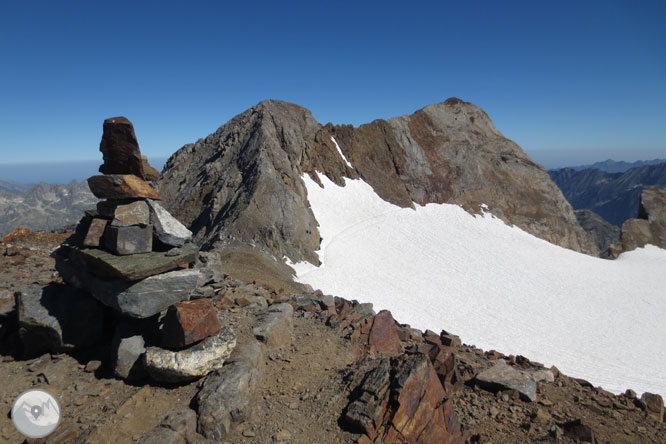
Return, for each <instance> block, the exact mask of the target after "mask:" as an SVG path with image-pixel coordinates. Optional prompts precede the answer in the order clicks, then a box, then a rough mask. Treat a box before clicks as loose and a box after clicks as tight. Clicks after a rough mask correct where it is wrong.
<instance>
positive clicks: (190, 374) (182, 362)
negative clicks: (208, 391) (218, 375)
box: [144, 326, 236, 382]
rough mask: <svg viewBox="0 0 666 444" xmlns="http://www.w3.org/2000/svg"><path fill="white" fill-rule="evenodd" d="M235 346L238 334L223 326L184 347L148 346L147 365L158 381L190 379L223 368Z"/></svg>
mask: <svg viewBox="0 0 666 444" xmlns="http://www.w3.org/2000/svg"><path fill="white" fill-rule="evenodd" d="M235 346H236V334H235V333H234V332H233V330H232V329H231V328H229V327H227V326H224V327H222V329H221V330H220V332H219V333H218V334H216V335H214V336H210V337H208V338H206V339H204V340H203V341H202V342H200V343H198V344H196V345H193V346H191V347H189V348H186V349H185V350H181V351H177V352H174V351H170V350H165V349H163V348H160V347H148V348H147V349H146V355H145V361H144V367H145V368H146V371H148V374H149V375H150V377H151V378H153V379H154V380H155V381H161V382H187V381H191V380H194V379H197V378H200V377H202V376H206V375H207V374H208V373H210V372H213V371H215V370H219V369H221V368H222V366H223V365H224V361H225V360H226V359H227V358H228V357H229V355H230V354H231V352H232V350H233V349H234V347H235Z"/></svg>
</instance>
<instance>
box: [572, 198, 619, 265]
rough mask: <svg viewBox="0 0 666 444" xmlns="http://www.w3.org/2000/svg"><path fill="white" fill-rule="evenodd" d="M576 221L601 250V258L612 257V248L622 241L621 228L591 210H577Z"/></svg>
mask: <svg viewBox="0 0 666 444" xmlns="http://www.w3.org/2000/svg"><path fill="white" fill-rule="evenodd" d="M575 213H576V219H577V220H578V223H580V226H581V227H583V230H585V231H586V232H588V233H589V234H590V236H592V239H593V240H594V243H595V244H596V245H597V248H598V249H599V257H603V258H606V257H608V256H609V255H610V246H611V245H613V244H614V243H616V242H617V241H619V240H620V227H617V226H615V225H611V224H610V223H609V222H607V221H606V220H604V219H603V218H602V217H601V216H599V215H598V214H596V213H594V212H592V211H590V210H576V211H575Z"/></svg>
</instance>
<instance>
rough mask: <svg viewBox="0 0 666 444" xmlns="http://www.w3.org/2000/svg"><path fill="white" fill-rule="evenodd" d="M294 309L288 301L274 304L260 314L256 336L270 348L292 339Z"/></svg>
mask: <svg viewBox="0 0 666 444" xmlns="http://www.w3.org/2000/svg"><path fill="white" fill-rule="evenodd" d="M293 317H294V309H293V307H292V306H291V305H289V304H286V303H280V304H273V305H271V306H270V307H268V308H267V309H266V310H264V311H262V312H261V313H260V314H259V316H258V320H257V322H258V325H257V327H255V328H253V329H252V333H253V334H254V336H255V337H256V338H257V339H258V340H260V341H261V342H263V343H264V344H266V346H267V347H268V348H279V347H282V346H283V345H285V344H287V343H289V342H290V341H291V334H292V332H293V329H294V327H293Z"/></svg>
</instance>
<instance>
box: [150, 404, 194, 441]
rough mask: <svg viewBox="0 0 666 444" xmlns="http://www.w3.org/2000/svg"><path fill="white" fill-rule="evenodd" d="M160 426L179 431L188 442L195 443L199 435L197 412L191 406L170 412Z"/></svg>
mask: <svg viewBox="0 0 666 444" xmlns="http://www.w3.org/2000/svg"><path fill="white" fill-rule="evenodd" d="M159 427H163V428H166V429H169V430H173V431H174V432H177V433H178V434H179V435H180V436H182V437H183V438H184V439H185V442H186V443H187V444H194V442H195V440H196V435H197V414H196V413H195V412H194V410H192V409H189V408H185V407H184V408H179V409H176V410H173V411H171V412H169V413H168V414H167V415H166V416H165V417H164V419H163V420H162V423H161V424H160V425H159Z"/></svg>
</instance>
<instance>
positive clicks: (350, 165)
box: [331, 136, 354, 168]
mask: <svg viewBox="0 0 666 444" xmlns="http://www.w3.org/2000/svg"><path fill="white" fill-rule="evenodd" d="M331 140H332V141H333V143H334V144H335V147H336V148H337V149H338V153H340V157H342V158H343V159H344V161H345V163H346V164H347V166H348V167H349V168H354V167H353V166H352V164H351V163H349V161H348V160H347V158H346V157H345V155H344V154H342V150H341V149H340V145H338V142H337V140H335V137H333V136H331Z"/></svg>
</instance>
